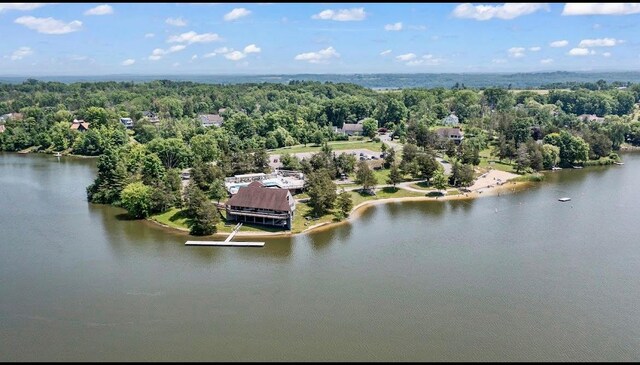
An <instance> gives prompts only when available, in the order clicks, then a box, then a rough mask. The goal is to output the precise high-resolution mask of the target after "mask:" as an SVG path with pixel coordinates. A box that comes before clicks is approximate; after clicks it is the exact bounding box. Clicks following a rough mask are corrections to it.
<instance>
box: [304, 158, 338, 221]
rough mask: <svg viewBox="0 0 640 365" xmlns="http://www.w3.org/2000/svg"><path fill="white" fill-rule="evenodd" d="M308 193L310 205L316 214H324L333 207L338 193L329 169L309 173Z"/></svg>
mask: <svg viewBox="0 0 640 365" xmlns="http://www.w3.org/2000/svg"><path fill="white" fill-rule="evenodd" d="M307 194H309V206H310V207H311V209H312V212H313V214H314V215H315V216H317V217H319V216H322V215H324V214H325V213H326V212H327V210H329V209H331V208H333V204H334V202H335V200H336V198H337V193H336V184H335V183H334V182H333V181H332V180H331V176H330V174H329V171H327V170H326V169H321V170H318V171H314V172H312V173H310V174H309V175H308V178H307Z"/></svg>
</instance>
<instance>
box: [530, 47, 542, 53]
mask: <svg viewBox="0 0 640 365" xmlns="http://www.w3.org/2000/svg"><path fill="white" fill-rule="evenodd" d="M541 49H542V47H538V46H536V47H531V48H529V51H531V52H538V51H539V50H541Z"/></svg>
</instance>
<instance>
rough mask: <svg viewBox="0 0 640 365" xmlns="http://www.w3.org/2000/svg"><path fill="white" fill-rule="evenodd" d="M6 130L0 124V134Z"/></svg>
mask: <svg viewBox="0 0 640 365" xmlns="http://www.w3.org/2000/svg"><path fill="white" fill-rule="evenodd" d="M6 129H7V128H6V127H5V126H4V124H0V133H4V131H5V130H6Z"/></svg>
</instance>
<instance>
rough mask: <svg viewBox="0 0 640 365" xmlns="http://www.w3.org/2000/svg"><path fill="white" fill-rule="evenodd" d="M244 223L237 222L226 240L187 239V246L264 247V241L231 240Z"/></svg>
mask: <svg viewBox="0 0 640 365" xmlns="http://www.w3.org/2000/svg"><path fill="white" fill-rule="evenodd" d="M240 227H242V223H238V224H236V226H235V227H233V230H232V231H231V233H230V234H229V237H227V239H225V240H224V241H187V242H185V246H230V247H263V246H264V242H231V239H232V238H233V237H234V236H235V235H236V233H238V231H239V230H240Z"/></svg>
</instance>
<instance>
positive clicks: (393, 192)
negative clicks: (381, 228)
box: [349, 186, 425, 207]
mask: <svg viewBox="0 0 640 365" xmlns="http://www.w3.org/2000/svg"><path fill="white" fill-rule="evenodd" d="M349 194H351V199H353V206H354V207H355V206H356V205H358V204H360V203H363V202H366V201H369V200H380V199H389V198H407V197H419V196H425V195H424V194H422V193H417V192H414V191H409V190H405V189H400V188H397V187H396V188H394V187H391V186H389V187H385V188H382V189H380V190H376V195H369V194H363V193H361V192H360V191H357V190H354V191H350V192H349Z"/></svg>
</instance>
